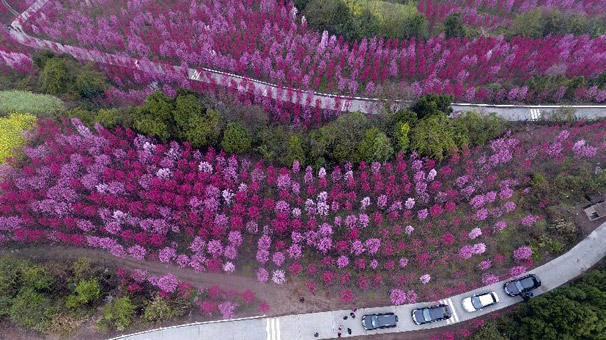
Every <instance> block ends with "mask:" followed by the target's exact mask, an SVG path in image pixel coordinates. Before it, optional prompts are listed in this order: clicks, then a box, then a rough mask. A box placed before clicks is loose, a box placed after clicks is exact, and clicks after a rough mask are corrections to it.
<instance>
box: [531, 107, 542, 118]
mask: <svg viewBox="0 0 606 340" xmlns="http://www.w3.org/2000/svg"><path fill="white" fill-rule="evenodd" d="M540 117H541V111H540V110H539V109H530V120H538V119H539V118H540Z"/></svg>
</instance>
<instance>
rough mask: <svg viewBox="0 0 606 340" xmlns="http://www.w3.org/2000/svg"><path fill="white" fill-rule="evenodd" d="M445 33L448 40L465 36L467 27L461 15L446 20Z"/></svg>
mask: <svg viewBox="0 0 606 340" xmlns="http://www.w3.org/2000/svg"><path fill="white" fill-rule="evenodd" d="M444 33H445V34H446V37H447V38H456V37H464V36H465V26H464V25H463V20H462V19H461V13H453V14H451V15H449V16H447V17H446V19H445V20H444Z"/></svg>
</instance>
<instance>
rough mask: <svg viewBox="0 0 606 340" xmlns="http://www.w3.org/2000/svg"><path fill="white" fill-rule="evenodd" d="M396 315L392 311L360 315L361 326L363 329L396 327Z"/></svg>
mask: <svg viewBox="0 0 606 340" xmlns="http://www.w3.org/2000/svg"><path fill="white" fill-rule="evenodd" d="M397 323H398V316H397V315H395V314H394V313H382V314H369V315H364V316H362V327H364V329H365V330H367V331H371V330H373V329H381V328H392V327H396V324H397Z"/></svg>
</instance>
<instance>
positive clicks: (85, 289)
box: [65, 279, 101, 309]
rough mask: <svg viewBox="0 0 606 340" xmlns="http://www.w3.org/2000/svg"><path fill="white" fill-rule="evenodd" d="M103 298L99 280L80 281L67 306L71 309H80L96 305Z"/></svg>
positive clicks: (68, 299) (66, 303)
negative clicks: (92, 304)
mask: <svg viewBox="0 0 606 340" xmlns="http://www.w3.org/2000/svg"><path fill="white" fill-rule="evenodd" d="M99 297H101V286H100V285H99V282H97V279H90V280H83V281H80V282H79V283H78V284H77V285H76V287H75V288H74V292H73V293H72V294H71V295H69V296H68V297H67V300H66V302H65V305H66V306H67V307H69V308H73V309H75V308H78V307H81V306H84V305H88V304H91V303H94V302H95V301H97V300H98V299H99Z"/></svg>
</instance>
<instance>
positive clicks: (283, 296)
mask: <svg viewBox="0 0 606 340" xmlns="http://www.w3.org/2000/svg"><path fill="white" fill-rule="evenodd" d="M4 254H10V255H12V256H15V257H20V258H27V259H31V260H77V259H79V258H82V257H86V258H88V259H89V260H90V261H91V262H96V263H102V264H105V265H107V266H112V267H122V268H124V269H128V270H134V269H145V270H147V271H148V273H149V274H154V275H164V274H167V273H172V274H174V275H176V276H177V277H178V278H179V279H181V280H183V281H187V282H189V283H191V284H193V285H194V286H196V287H205V288H208V287H211V286H213V285H217V286H219V287H221V288H222V289H227V290H229V289H233V290H235V291H238V292H242V291H244V290H246V289H250V290H251V291H252V292H253V293H255V295H256V296H257V297H258V298H259V299H261V300H265V301H267V303H269V305H270V307H271V311H270V313H269V314H270V315H284V314H292V313H302V312H317V311H323V310H330V309H331V301H329V300H328V299H326V298H323V297H321V296H312V295H310V294H306V295H304V296H305V303H304V304H302V303H300V302H299V298H300V297H301V296H302V295H300V294H296V293H297V292H295V291H293V287H291V285H289V284H288V283H287V284H286V285H283V286H278V285H274V284H265V283H261V282H259V281H257V280H256V279H255V278H253V277H247V276H243V275H238V274H229V275H228V274H223V273H208V272H196V271H194V270H190V269H185V268H181V267H179V266H176V265H171V264H164V263H160V262H153V261H139V260H135V259H132V258H118V257H115V256H113V255H111V254H109V253H107V252H105V251H103V250H99V249H88V248H75V247H65V246H56V245H39V246H34V247H26V248H5V249H0V255H4Z"/></svg>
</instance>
